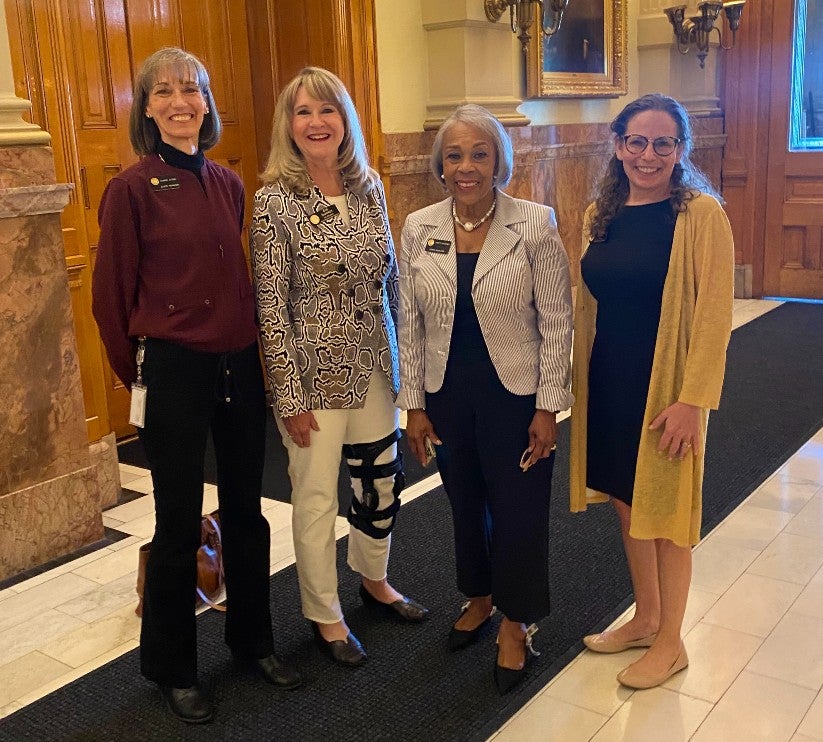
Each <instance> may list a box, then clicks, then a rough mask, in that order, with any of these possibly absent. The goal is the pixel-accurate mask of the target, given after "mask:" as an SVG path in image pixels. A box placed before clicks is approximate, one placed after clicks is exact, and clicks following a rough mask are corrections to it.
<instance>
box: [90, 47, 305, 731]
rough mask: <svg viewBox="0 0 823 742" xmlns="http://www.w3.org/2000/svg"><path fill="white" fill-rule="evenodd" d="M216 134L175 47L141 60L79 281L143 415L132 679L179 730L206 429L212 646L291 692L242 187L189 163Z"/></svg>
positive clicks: (204, 84) (200, 714) (196, 694)
mask: <svg viewBox="0 0 823 742" xmlns="http://www.w3.org/2000/svg"><path fill="white" fill-rule="evenodd" d="M220 130H221V124H220V117H219V115H218V112H217V107H216V106H215V103H214V99H213V97H212V93H211V89H210V86H209V76H208V73H207V72H206V69H205V67H204V66H203V64H202V63H201V62H200V60H198V59H197V58H196V57H194V56H192V55H191V54H188V53H186V52H184V51H182V50H180V49H161V50H160V51H158V52H155V53H154V54H153V55H152V56H150V57H149V58H148V59H147V60H146V62H145V63H144V65H143V67H142V69H141V70H140V72H139V74H138V76H137V79H136V81H135V86H134V104H133V107H132V111H131V119H130V124H129V134H130V137H131V142H132V146H133V147H134V149H135V151H136V152H137V154H139V155H141V156H142V159H141V160H140V162H138V163H137V164H135V165H133V166H132V167H130V168H128V169H126V170H124V171H123V172H121V173H119V174H118V175H117V176H115V177H114V178H113V179H112V180H111V182H110V183H109V184H108V186H107V187H106V190H105V192H104V194H103V198H102V201H101V203H100V211H99V220H100V241H99V244H98V254H97V262H96V265H95V270H94V281H93V311H94V316H95V319H96V320H97V324H98V326H99V328H100V335H101V337H102V339H103V343H104V345H105V347H106V351H107V353H108V357H109V361H110V362H111V366H112V368H113V369H114V372H115V373H116V374H117V376H118V377H119V378H120V380H121V381H122V382H123V383H124V384H125V385H126V386H127V387H130V388H131V389H132V413H133V414H132V420H133V421H134V422H136V423H140V422H141V421H140V418H141V417H142V418H143V420H142V426H140V425H138V427H139V435H140V439H141V441H142V442H143V446H144V448H145V451H146V456H147V458H148V460H149V465H150V468H151V475H152V482H153V485H154V500H155V515H156V525H155V532H154V538H153V540H152V548H151V551H150V556H149V561H148V565H147V568H146V585H145V594H144V603H143V624H142V629H141V633H140V665H141V672H142V674H143V675H144V676H145V677H146V678H148V679H149V680H152V681H154V682H156V683H157V684H158V686H159V687H160V690H161V694H162V696H163V698H164V699H165V701H166V703H167V705H168V707H169V709H170V710H171V712H172V713H173V714H174V715H175V716H177V717H179V718H180V719H182V720H183V721H186V722H189V723H204V722H208V721H210V720H211V718H212V716H213V707H212V703H211V701H210V699H209V698H208V697H207V696H206V694H205V693H204V692H203V690H202V689H201V688H200V686H199V685H198V684H197V645H196V639H197V636H196V625H195V613H194V607H195V606H194V594H195V585H196V579H197V565H196V553H197V549H198V547H199V545H200V515H201V510H202V506H203V459H204V454H205V449H206V441H207V438H208V436H209V434H210V433H211V436H212V439H213V442H214V449H215V454H216V458H217V468H218V498H219V503H220V518H221V522H222V530H223V562H224V568H225V578H226V590H227V593H228V596H229V601H228V611H227V613H226V630H225V639H226V643H227V644H228V646H229V648H230V649H231V651H232V653H233V654H234V656H235V657H236V658H237V659H238V660H239V661H241V662H242V663H243V665H244V666H246V667H247V668H248V669H249V670H251V671H252V672H255V673H257V674H258V675H260V676H262V677H263V678H264V679H265V680H267V681H268V682H270V683H272V684H274V685H275V686H276V687H279V688H285V689H290V688H295V687H297V686H298V685H300V684H301V682H302V679H301V677H300V675H299V674H298V673H297V672H296V671H295V670H293V669H291V668H289V667H287V666H285V665H283V664H282V663H281V662H280V661H279V660H278V659H277V657H276V656H275V655H274V646H273V641H272V625H271V616H270V613H269V526H268V523H267V521H266V519H265V518H264V517H263V515H262V514H261V511H260V490H261V483H262V474H263V452H264V439H265V419H266V400H265V392H264V387H263V377H262V372H261V368H260V361H259V355H258V350H257V325H256V320H255V305H254V296H253V293H252V287H251V282H250V279H249V275H248V270H247V267H246V261H245V255H244V252H243V246H242V240H241V233H242V229H243V208H244V194H243V184H242V182H241V180H240V178H239V177H238V176H237V175H236V174H235V173H234V172H232V171H231V170H229V169H227V168H224V167H222V166H220V165H217V164H215V163H214V162H211V161H209V160H207V159H206V158H205V157H204V156H203V151H204V150H207V149H209V148H211V147H213V146H214V145H215V144H216V143H217V141H218V140H219V138H220ZM141 400H143V401H142V404H141Z"/></svg>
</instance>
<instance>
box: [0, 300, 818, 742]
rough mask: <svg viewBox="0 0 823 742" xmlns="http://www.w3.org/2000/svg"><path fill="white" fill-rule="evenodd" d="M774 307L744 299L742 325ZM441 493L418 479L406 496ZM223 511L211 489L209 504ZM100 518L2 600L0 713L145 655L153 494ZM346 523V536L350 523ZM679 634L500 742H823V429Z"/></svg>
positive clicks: (735, 525)
mask: <svg viewBox="0 0 823 742" xmlns="http://www.w3.org/2000/svg"><path fill="white" fill-rule="evenodd" d="M775 305H776V304H775V303H774V302H761V301H753V300H740V301H737V302H736V303H735V326H739V325H741V324H744V323H745V322H748V321H749V320H751V319H754V318H755V317H757V316H759V315H760V314H762V313H763V312H764V311H768V310H769V309H771V308H772V307H773V306H775ZM121 477H122V484H123V486H124V487H125V488H127V489H129V490H133V491H136V492H145V493H150V492H151V481H150V478H149V476H148V472H146V471H145V470H142V469H137V468H134V467H130V466H125V465H121ZM437 484H439V477H437V476H436V475H435V476H433V477H430V478H429V479H427V480H424V481H423V482H418V483H417V484H415V485H414V486H413V487H412V488H410V489H409V490H407V491H406V492H404V502H408V501H409V500H410V499H412V498H414V497H417V496H420V495H423V494H425V493H426V492H427V491H428V490H430V489H431V488H433V487H434V486H436V485H437ZM215 506H216V491H215V488H214V487H213V486H211V485H207V486H206V488H205V503H204V510H206V511H208V510H211V509H213V508H214V507H215ZM263 508H264V512H265V515H266V517H267V518H268V520H269V523H270V525H271V530H272V545H271V554H270V563H271V570H272V573H274V572H275V571H277V570H280V569H283V568H284V567H286V566H288V565H290V564H291V563H292V562H293V561H294V555H293V549H292V543H291V530H290V520H291V513H290V506H289V505H286V504H283V503H279V502H275V501H272V500H263ZM104 521H105V524H106V525H107V526H110V527H112V528H114V529H116V530H117V531H120V532H122V533H127V534H129V535H128V537H127V538H124V539H122V540H120V541H116V542H114V543H112V544H110V545H109V546H107V547H105V548H102V549H99V550H97V551H94V552H93V553H90V554H87V555H85V556H83V557H80V558H78V559H76V560H73V561H71V562H68V563H66V564H64V565H62V566H60V567H57V568H55V569H53V570H50V571H48V572H45V573H43V574H39V575H37V576H36V577H32V578H31V579H28V580H26V581H24V582H19V583H16V584H14V585H12V586H11V587H8V588H6V589H5V590H0V717H3V716H6V715H8V714H10V713H12V712H14V711H15V710H17V709H19V708H22V707H23V706H25V705H26V704H28V703H31V702H32V701H34V700H36V699H37V698H40V697H42V696H43V695H45V694H47V693H49V692H51V691H53V690H55V689H57V688H60V687H61V686H63V685H65V684H66V683H68V682H70V681H72V680H74V679H76V678H78V677H81V676H82V675H84V674H85V673H87V672H90V671H92V670H94V669H95V668H97V667H100V666H101V665H103V664H105V663H106V662H108V661H110V660H111V659H113V658H115V657H118V656H119V655H121V654H123V653H125V652H127V651H129V650H131V649H133V648H135V647H136V646H137V637H138V632H139V620H138V619H137V617H136V616H135V615H134V604H135V599H134V583H135V567H136V564H137V548H138V547H139V545H140V544H142V543H144V542H146V541H147V540H148V539H149V538H150V537H151V533H152V529H153V525H154V521H153V512H152V500H151V498H150V497H137V498H135V499H133V500H131V501H130V502H127V503H125V504H122V505H119V506H118V507H115V508H112V509H110V510H108V511H106V513H105V514H104ZM337 528H338V535H340V536H342V535H345V534H346V533H347V530H348V524H347V523H346V522H345V520H343V519H338V526H337ZM630 610H631V609H630ZM684 636H685V643H686V646H687V647H688V651H689V657H690V659H691V664H690V666H689V668H688V669H687V670H686V671H685V672H683V673H680V674H679V675H677V676H675V677H674V678H672V679H671V680H670V681H669V682H667V683H666V684H665V685H664V686H662V687H660V688H655V689H653V690H647V691H638V692H635V693H632V692H630V691H628V690H627V689H624V688H622V687H621V686H619V685H618V683H617V682H616V680H615V675H616V674H617V672H618V671H619V670H620V669H622V668H623V667H624V666H625V665H626V664H628V663H629V662H631V661H632V660H633V659H634V658H635V657H636V656H638V655H637V652H639V651H641V650H633V651H631V652H627V653H624V654H622V655H595V654H592V653H590V652H588V651H584V652H583V653H581V654H580V655H579V656H578V657H577V658H576V659H574V660H573V661H572V662H571V663H570V664H569V665H568V666H567V667H566V668H565V669H564V670H563V671H562V672H561V673H560V674H559V675H558V676H557V677H555V678H554V680H552V681H551V682H550V683H549V684H548V685H547V686H546V687H545V688H544V689H543V690H542V691H541V692H540V693H539V694H537V695H536V696H535V697H534V698H533V699H532V700H531V702H530V703H529V704H528V705H527V706H525V707H524V708H523V709H522V710H521V711H520V712H519V713H518V714H517V715H516V716H515V717H513V718H512V719H511V720H510V721H509V722H508V723H507V724H506V725H505V726H504V727H503V728H502V729H500V730H499V732H498V733H497V734H495V735H494V736H493V739H494V740H495V742H515V741H516V742H531V741H532V740H540V741H541V742H543V741H548V742H576V741H577V740H580V742H583V741H584V740H595V741H597V742H606V741H607V740H629V741H630V742H641V741H646V740H648V741H649V742H666V741H668V740H671V742H679V741H680V740H696V741H700V742H718V741H724V740H729V742H740V741H741V740H746V742H750V741H753V740H763V741H764V742H766V741H768V742H790V741H791V742H807V741H809V740H823V690H822V689H823V430H821V431H819V432H818V433H817V434H816V435H815V436H814V437H813V438H812V439H811V440H810V441H808V442H807V443H806V444H805V445H804V446H803V447H801V448H800V450H798V451H797V452H796V453H795V455H794V456H793V457H792V458H791V459H790V460H789V461H788V462H787V463H786V464H785V465H784V466H782V467H781V468H780V469H779V470H778V471H777V472H775V473H774V475H773V476H772V477H771V478H770V479H769V480H767V481H766V482H765V483H764V484H763V485H762V486H761V487H759V488H758V489H757V490H756V491H755V492H753V493H752V494H751V495H750V497H749V498H748V499H747V500H746V501H744V502H743V503H742V504H741V506H740V507H739V508H738V509H737V510H735V511H734V512H733V513H732V514H731V515H730V516H729V517H728V518H727V519H726V520H725V521H724V522H723V523H722V524H721V525H720V526H719V527H718V528H716V529H715V530H714V531H713V532H712V533H711V534H709V535H708V536H707V537H706V538H705V539H704V540H703V542H701V543H700V544H699V545H698V546H697V547H696V549H695V551H694V579H693V582H692V590H691V594H690V598H689V606H688V610H687V615H686V622H685V626H684ZM0 731H2V721H1V720H0Z"/></svg>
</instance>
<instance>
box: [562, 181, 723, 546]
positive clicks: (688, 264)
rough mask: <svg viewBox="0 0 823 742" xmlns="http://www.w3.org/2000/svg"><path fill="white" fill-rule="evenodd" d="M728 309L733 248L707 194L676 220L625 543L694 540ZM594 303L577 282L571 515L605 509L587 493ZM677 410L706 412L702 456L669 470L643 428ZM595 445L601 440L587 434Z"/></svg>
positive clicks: (656, 434) (651, 433)
mask: <svg viewBox="0 0 823 742" xmlns="http://www.w3.org/2000/svg"><path fill="white" fill-rule="evenodd" d="M593 213H594V204H592V205H590V206H589V208H588V209H587V210H586V215H585V217H584V220H583V225H584V226H583V251H584V252H585V250H586V248H587V247H588V244H589V242H590V237H589V225H590V224H591V219H592V217H593ZM733 301H734V243H733V240H732V232H731V227H730V226H729V220H728V219H727V218H726V214H725V212H724V211H723V209H722V207H721V206H720V204H719V203H718V202H717V200H716V199H715V198H713V197H712V196H709V195H706V194H700V195H698V196H696V197H695V198H694V199H693V200H692V201H689V202H688V205H687V208H686V210H685V211H683V212H681V213H680V214H678V216H677V221H676V224H675V228H674V240H673V242H672V252H671V258H670V260H669V269H668V273H667V275H666V281H665V284H664V286H663V302H662V307H661V311H660V324H659V326H658V330H657V342H656V344H655V350H654V362H653V364H652V373H651V380H650V382H649V395H648V398H647V401H646V412H645V415H644V416H643V431H642V433H641V436H640V448H639V449H638V452H637V473H636V477H635V484H634V494H633V500H632V518H631V530H630V533H631V535H632V536H633V537H634V538H638V539H652V538H665V539H670V540H671V541H673V542H674V543H675V544H677V545H678V546H689V545H693V544H696V543H697V542H698V541H699V540H700V520H701V515H702V498H701V491H702V485H703V452H704V450H705V441H706V426H707V423H708V416H709V412H708V411H709V410H710V409H717V406H718V404H719V402H720V390H721V388H722V386H723V374H724V370H725V365H726V347H727V345H728V342H729V337H730V336H731V324H732V309H733ZM596 316H597V301H596V300H595V299H594V297H593V296H592V295H591V293H590V292H589V290H588V289H587V288H586V285H585V284H584V283H583V282H582V281H581V282H580V285H579V287H578V291H577V302H576V309H575V322H574V329H575V332H574V364H573V370H572V392H573V393H574V397H575V404H574V406H573V407H572V424H571V510H572V512H580V511H583V510H585V509H586V505H587V504H588V503H594V502H605V501H607V500H608V497H607V496H606V495H604V494H603V493H602V492H597V491H595V490H591V489H587V487H586V436H587V434H588V431H587V430H586V418H587V409H588V379H589V359H590V358H591V351H592V344H593V342H594V334H595V318H596ZM676 401H680V402H685V403H687V404H690V405H694V406H696V407H700V408H702V416H701V434H700V444H701V445H700V450H699V452H698V453H697V454H694V453H692V452H690V453H688V454H687V455H686V458H685V459H683V460H682V461H681V460H680V459H674V460H673V461H669V460H668V456H661V455H660V454H659V453H658V452H657V446H658V443H659V441H660V435H661V432H660V430H650V429H649V425H650V424H651V422H652V420H654V418H655V417H657V415H659V414H660V412H662V411H663V410H664V409H665V408H666V407H668V406H669V405H671V404H673V403H674V402H676ZM592 435H597V431H593V432H592Z"/></svg>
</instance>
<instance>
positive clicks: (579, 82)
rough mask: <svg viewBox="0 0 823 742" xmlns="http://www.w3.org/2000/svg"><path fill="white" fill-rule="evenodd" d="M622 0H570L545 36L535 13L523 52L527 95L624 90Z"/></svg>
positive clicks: (613, 94)
mask: <svg viewBox="0 0 823 742" xmlns="http://www.w3.org/2000/svg"><path fill="white" fill-rule="evenodd" d="M627 2H628V0H572V2H570V3H569V4H568V7H567V8H566V11H565V13H564V14H563V22H562V24H561V26H560V30H559V31H558V32H557V33H556V34H555V35H554V36H550V37H544V36H543V34H542V33H541V30H540V24H539V23H538V18H537V17H535V22H534V24H533V26H532V39H531V43H530V44H529V49H528V51H527V53H526V91H527V95H528V97H529V98H592V97H595V98H596V97H603V98H615V97H617V96H619V95H625V94H626V93H627V92H628V83H627V79H626V67H627V61H626V54H627V51H626V47H627V42H626V3H627ZM541 42H542V43H541Z"/></svg>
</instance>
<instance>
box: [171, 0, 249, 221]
mask: <svg viewBox="0 0 823 742" xmlns="http://www.w3.org/2000/svg"><path fill="white" fill-rule="evenodd" d="M179 4H180V11H181V19H180V26H181V39H180V41H179V42H178V43H179V44H181V45H182V47H183V48H185V49H186V50H187V51H190V52H191V53H192V54H195V55H196V56H197V57H199V58H200V59H201V60H202V61H203V63H204V64H205V65H206V69H208V71H209V77H210V80H211V87H212V93H213V95H214V99H215V102H216V103H217V108H218V110H219V111H220V117H221V120H222V122H223V133H222V135H221V137H220V142H219V144H218V145H217V146H216V147H215V148H214V149H213V150H211V151H210V152H209V153H208V156H209V157H210V158H211V159H213V160H214V161H215V162H218V163H220V164H221V165H225V166H226V167H229V168H231V169H232V170H234V171H235V172H236V173H237V174H238V175H239V176H240V177H241V178H242V180H243V183H244V185H245V187H246V214H245V219H246V224H248V223H249V221H250V219H251V211H252V200H253V198H254V192H255V191H256V190H257V187H258V185H259V184H258V179H257V174H258V165H257V140H256V131H255V123H256V122H255V117H254V114H253V111H254V106H255V102H254V99H253V97H252V82H251V63H250V58H249V41H248V36H247V32H246V28H247V26H246V6H245V2H244V0H179Z"/></svg>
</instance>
